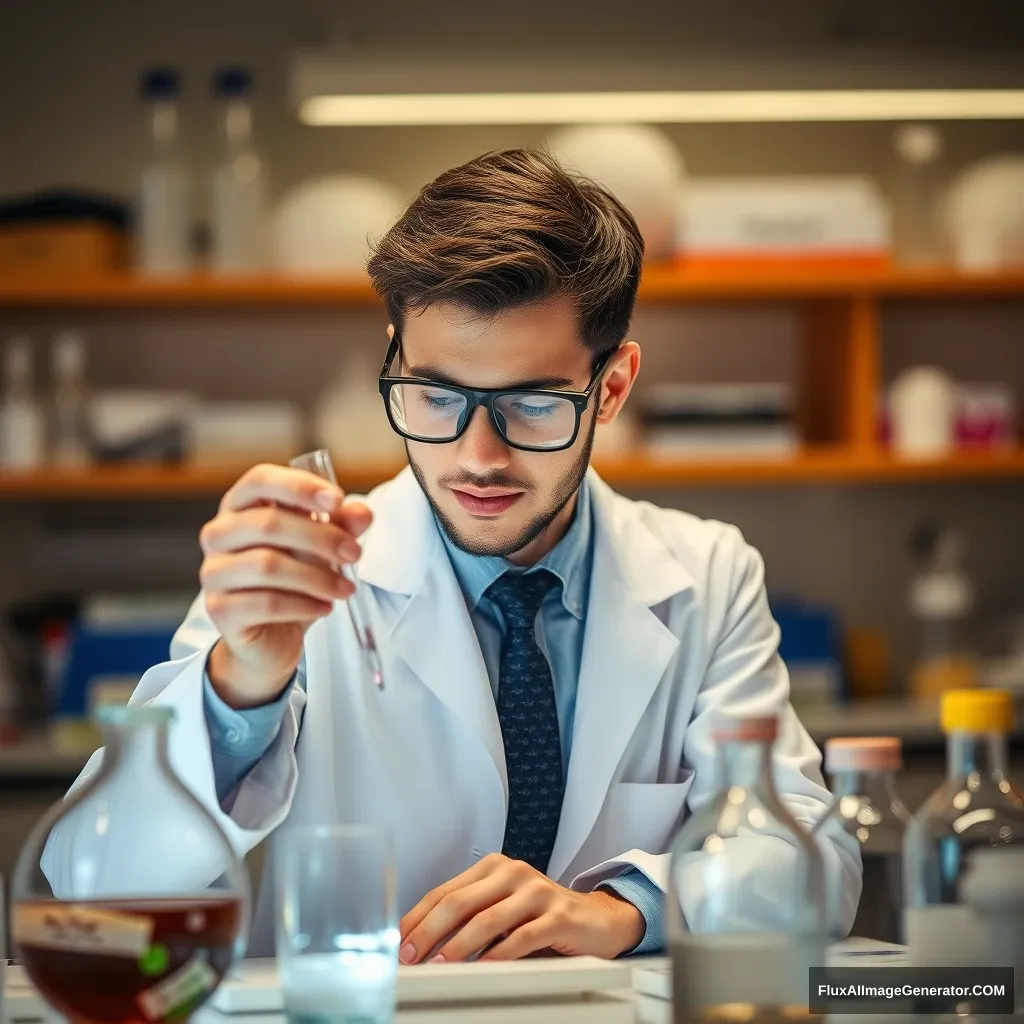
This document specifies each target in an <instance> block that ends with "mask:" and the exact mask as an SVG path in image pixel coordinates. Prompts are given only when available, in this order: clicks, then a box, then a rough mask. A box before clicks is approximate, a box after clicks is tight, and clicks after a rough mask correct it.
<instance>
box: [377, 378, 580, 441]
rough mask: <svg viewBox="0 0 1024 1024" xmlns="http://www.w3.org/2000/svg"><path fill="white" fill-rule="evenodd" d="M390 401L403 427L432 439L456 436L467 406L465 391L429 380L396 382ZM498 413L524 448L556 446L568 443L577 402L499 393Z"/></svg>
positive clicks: (508, 435)
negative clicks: (463, 393) (429, 383)
mask: <svg viewBox="0 0 1024 1024" xmlns="http://www.w3.org/2000/svg"><path fill="white" fill-rule="evenodd" d="M390 403H391V414H392V416H393V417H394V420H395V423H396V425H397V426H398V428H399V429H400V430H401V431H403V432H404V433H407V434H409V435H411V436H412V437H414V438H423V439H424V440H431V441H445V440H452V439H454V438H455V437H457V436H458V433H459V431H460V430H461V429H462V426H463V423H464V421H465V417H466V410H467V408H468V403H467V401H466V397H465V396H464V395H461V394H459V392H457V391H451V390H449V389H448V388H445V387H440V386H437V385H428V384H395V385H394V386H393V387H392V388H391V394H390ZM494 413H495V419H496V420H497V424H498V429H499V432H500V433H501V434H502V436H503V437H504V438H505V440H506V441H507V442H508V443H509V444H512V445H521V446H523V447H526V448H541V449H543V448H557V447H559V446H560V445H564V444H567V443H568V441H569V440H570V439H571V438H572V436H573V432H574V431H575V429H576V407H575V405H573V403H572V402H571V401H570V400H569V399H567V398H559V397H558V396H557V395H551V394H540V393H523V394H507V395H499V396H498V397H497V398H496V399H495V401H494Z"/></svg>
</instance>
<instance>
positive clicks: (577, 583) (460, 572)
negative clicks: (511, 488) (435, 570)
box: [438, 480, 593, 621]
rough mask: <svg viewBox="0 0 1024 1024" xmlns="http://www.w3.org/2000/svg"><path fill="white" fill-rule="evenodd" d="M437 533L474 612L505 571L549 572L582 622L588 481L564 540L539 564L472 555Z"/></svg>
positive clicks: (586, 567) (586, 570)
mask: <svg viewBox="0 0 1024 1024" xmlns="http://www.w3.org/2000/svg"><path fill="white" fill-rule="evenodd" d="M438 530H439V532H440V534H441V538H442V540H443V541H444V544H445V547H446V548H447V550H448V557H449V558H450V559H451V563H452V567H453V568H454V570H455V576H456V578H457V579H458V581H459V586H460V587H461V588H462V593H463V594H464V595H465V598H466V604H467V605H468V606H469V610H470V611H474V610H475V609H476V607H477V605H479V604H480V600H481V599H482V598H483V596H484V593H485V592H486V590H487V588H488V587H489V586H490V585H491V584H492V583H493V582H494V581H495V580H496V579H498V577H499V576H502V575H503V574H504V573H506V572H534V571H536V570H537V569H547V570H548V571H549V572H551V573H553V574H554V575H555V576H557V577H558V580H559V582H560V583H561V584H562V604H563V606H564V607H565V609H566V611H568V612H569V614H570V615H573V616H575V618H577V619H579V620H581V621H582V619H583V616H584V615H585V614H586V602H587V593H588V592H589V588H590V562H591V538H592V536H593V513H592V510H591V504H590V488H589V486H588V483H587V481H586V480H584V481H583V483H582V484H581V485H580V489H579V496H578V498H577V501H576V511H575V514H574V515H573V520H572V522H571V523H570V524H569V529H568V530H566V531H565V534H564V536H563V537H562V539H561V540H559V542H558V543H557V544H556V545H555V546H554V547H553V548H552V549H551V550H550V551H549V552H548V553H547V554H546V555H545V556H544V557H543V558H542V559H541V560H540V561H539V562H537V564H536V565H532V566H530V567H529V568H528V569H519V568H518V567H517V566H514V565H512V563H511V562H509V561H508V560H507V559H505V558H501V557H499V556H497V555H471V554H469V553H468V552H465V551H463V550H462V549H461V548H458V547H456V546H455V545H454V544H453V543H452V542H451V540H450V539H449V537H448V535H447V534H446V533H445V531H444V530H443V529H441V527H440V525H439V526H438Z"/></svg>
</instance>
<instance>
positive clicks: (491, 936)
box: [399, 853, 646, 964]
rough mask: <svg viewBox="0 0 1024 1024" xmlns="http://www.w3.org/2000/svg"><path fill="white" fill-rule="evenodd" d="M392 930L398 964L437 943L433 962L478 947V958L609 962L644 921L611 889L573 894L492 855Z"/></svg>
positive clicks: (639, 933) (637, 937) (640, 932)
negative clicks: (545, 956) (543, 955)
mask: <svg viewBox="0 0 1024 1024" xmlns="http://www.w3.org/2000/svg"><path fill="white" fill-rule="evenodd" d="M399 927H400V930H401V934H402V941H401V953H400V959H401V962H402V963H403V964H412V963H418V962H419V961H420V960H422V959H424V957H426V956H428V955H429V954H430V953H431V952H432V951H433V950H435V949H436V948H437V946H438V944H439V943H441V942H444V945H443V946H442V947H441V948H440V949H439V950H437V953H436V955H435V957H432V958H431V959H432V960H433V959H435V958H437V959H438V962H440V960H441V959H442V958H443V959H444V960H447V961H454V960H466V959H468V958H470V957H472V956H474V955H475V954H477V953H479V952H480V951H481V950H486V952H485V953H484V954H483V955H482V956H481V957H480V959H481V960H517V959H519V958H520V957H524V956H529V955H530V954H531V953H536V952H539V951H541V950H551V951H553V952H555V953H560V954H562V955H564V956H582V955H590V956H599V957H603V958H605V959H608V960H611V959H613V958H614V957H616V956H619V954H621V953H625V952H626V951H627V950H629V949H632V948H633V947H634V946H636V945H638V944H639V943H640V941H641V939H643V937H644V932H645V930H646V922H645V921H644V917H643V915H642V914H641V913H640V911H639V910H637V909H636V907H634V906H633V904H632V903H630V902H628V901H627V900H624V899H622V898H621V897H619V896H617V895H616V894H615V893H613V892H608V891H606V890H597V891H595V892H590V893H580V892H573V891H572V890H571V889H566V888H565V887H564V886H561V885H559V884H558V883H557V882H553V881H551V879H550V878H548V877H547V876H546V875H542V874H541V873H540V872H539V871H537V870H535V869H534V868H532V867H530V865H529V864H525V863H523V862H522V861H518V860H509V858H508V857H503V856H502V855H501V854H498V853H492V854H490V855H489V856H487V857H484V858H483V859H482V860H481V861H480V862H479V863H478V864H475V865H474V866H473V867H471V868H470V869H469V870H468V871H464V872H463V873H462V874H461V875H458V876H457V877H455V878H453V879H452V880H451V881H450V882H446V883H445V884H444V885H441V886H438V888H436V889H434V890H432V891H431V892H429V893H427V895H426V896H424V897H423V899H422V900H420V902H419V903H417V904H416V906H415V907H413V908H412V910H410V911H409V913H408V914H406V915H405V917H403V918H402V920H401V923H400V926H399ZM445 940H447V941H445ZM488 947H489V948H488Z"/></svg>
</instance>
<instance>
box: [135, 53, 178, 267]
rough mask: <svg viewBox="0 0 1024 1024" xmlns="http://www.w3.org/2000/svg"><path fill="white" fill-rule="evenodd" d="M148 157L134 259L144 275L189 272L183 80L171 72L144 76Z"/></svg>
mask: <svg viewBox="0 0 1024 1024" xmlns="http://www.w3.org/2000/svg"><path fill="white" fill-rule="evenodd" d="M142 95H143V97H144V99H145V100H146V103H147V107H148V131H149V147H150V156H149V160H148V161H147V163H146V165H145V167H143V169H142V175H141V178H140V182H139V200H138V203H139V206H138V214H139V216H138V235H137V238H136V250H137V252H136V260H137V263H138V266H139V269H140V270H141V271H143V272H144V273H146V274H153V275H177V274H185V273H188V271H189V270H191V269H192V246H191V229H192V191H191V181H190V177H189V172H188V167H187V165H186V162H185V159H184V157H183V155H182V152H181V132H180V97H181V78H180V76H179V74H178V72H177V70H175V69H174V68H154V69H152V70H150V71H148V72H146V73H145V74H144V75H143V78H142Z"/></svg>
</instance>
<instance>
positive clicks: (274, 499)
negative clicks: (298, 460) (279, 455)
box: [220, 464, 372, 537]
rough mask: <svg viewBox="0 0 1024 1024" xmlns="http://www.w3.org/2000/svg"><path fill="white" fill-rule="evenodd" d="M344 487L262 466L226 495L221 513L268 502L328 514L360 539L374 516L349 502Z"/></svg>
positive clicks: (305, 474)
mask: <svg viewBox="0 0 1024 1024" xmlns="http://www.w3.org/2000/svg"><path fill="white" fill-rule="evenodd" d="M344 497H345V493H344V491H342V490H341V488H340V487H337V486H336V485H334V484H332V483H330V482H329V481H327V480H324V479H322V478H321V477H318V476H317V475H316V474H315V473H308V472H306V470H304V469H292V468H290V467H288V466H273V465H269V464H267V465H260V466H254V467H253V468H252V469H250V470H248V472H246V473H244V474H243V475H242V476H241V477H240V478H239V479H238V481H237V482H236V483H235V484H234V486H232V487H231V488H230V489H229V490H228V492H227V493H226V494H225V495H224V497H223V499H222V500H221V503H220V512H222V513H223V512H238V511H241V510H242V509H245V508H252V507H255V506H259V505H265V504H267V503H268V502H270V503H273V504H277V505H286V506H288V507H290V508H296V509H302V510H303V511H306V512H311V513H316V514H321V513H324V512H326V513H327V514H328V515H329V516H330V517H331V519H332V520H334V521H335V522H338V523H340V525H342V526H343V527H345V528H346V529H348V530H349V532H350V533H351V534H352V535H353V536H354V537H358V536H359V535H360V534H361V533H363V532H364V531H365V530H366V528H367V527H368V526H369V525H370V520H371V519H372V514H371V512H370V510H369V508H367V506H366V505H365V504H363V503H362V502H354V501H352V502H345V501H344Z"/></svg>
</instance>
